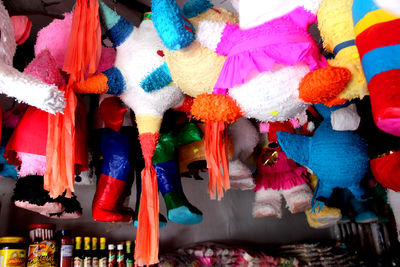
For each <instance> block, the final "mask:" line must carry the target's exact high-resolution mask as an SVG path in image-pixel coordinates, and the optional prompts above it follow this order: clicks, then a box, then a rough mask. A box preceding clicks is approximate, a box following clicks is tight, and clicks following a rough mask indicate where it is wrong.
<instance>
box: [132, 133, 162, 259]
mask: <svg viewBox="0 0 400 267" xmlns="http://www.w3.org/2000/svg"><path fill="white" fill-rule="evenodd" d="M139 139H140V144H141V147H142V154H143V158H144V163H145V167H144V169H143V171H142V193H141V196H140V207H139V216H138V228H137V232H136V246H135V260H136V263H137V264H138V265H139V266H143V265H151V264H156V263H158V236H159V229H158V219H159V218H158V213H159V206H158V188H157V176H156V171H155V169H154V167H153V163H152V159H153V155H154V151H155V149H156V145H157V140H158V133H155V134H152V133H145V134H141V135H139Z"/></svg>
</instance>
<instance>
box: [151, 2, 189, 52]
mask: <svg viewBox="0 0 400 267" xmlns="http://www.w3.org/2000/svg"><path fill="white" fill-rule="evenodd" d="M151 10H152V20H153V23H154V27H155V28H156V30H157V32H158V35H159V36H160V38H161V40H162V41H163V43H164V45H165V47H166V48H167V49H169V50H171V51H174V50H178V49H182V48H185V47H187V46H189V45H190V44H191V43H192V42H193V40H194V38H195V33H194V31H195V30H194V27H193V25H192V24H191V23H190V22H189V20H188V19H187V18H185V17H184V15H183V13H182V11H181V9H180V7H179V6H178V4H177V3H176V1H175V0H152V5H151Z"/></svg>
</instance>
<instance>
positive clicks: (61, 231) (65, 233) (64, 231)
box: [60, 229, 72, 236]
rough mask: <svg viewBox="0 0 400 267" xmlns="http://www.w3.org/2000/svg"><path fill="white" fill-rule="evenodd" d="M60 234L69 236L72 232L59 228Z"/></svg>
mask: <svg viewBox="0 0 400 267" xmlns="http://www.w3.org/2000/svg"><path fill="white" fill-rule="evenodd" d="M60 234H61V236H63V235H66V236H71V235H72V233H71V230H64V229H63V230H60Z"/></svg>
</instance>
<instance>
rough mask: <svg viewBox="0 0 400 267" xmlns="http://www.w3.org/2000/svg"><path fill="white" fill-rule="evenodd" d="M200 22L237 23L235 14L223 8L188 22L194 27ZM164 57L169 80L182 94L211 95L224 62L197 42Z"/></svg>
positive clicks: (212, 10) (166, 52)
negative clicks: (169, 76) (169, 73)
mask: <svg viewBox="0 0 400 267" xmlns="http://www.w3.org/2000/svg"><path fill="white" fill-rule="evenodd" d="M202 20H211V21H215V22H229V23H231V24H237V23H238V17H237V15H235V14H233V13H232V12H229V11H227V10H224V9H222V8H218V9H215V8H214V9H210V10H208V11H207V12H205V13H202V14H200V15H199V16H197V17H195V18H192V19H190V22H191V23H192V24H193V26H194V27H195V28H197V27H198V24H199V22H200V21H202ZM164 54H165V61H166V62H167V64H168V67H169V69H170V72H171V76H172V80H173V81H174V82H175V83H176V84H177V85H178V86H179V88H180V89H181V90H182V91H183V92H184V93H186V94H187V95H190V96H192V97H196V96H197V95H199V94H203V93H211V92H212V90H213V88H214V85H215V83H216V81H217V79H218V76H219V73H220V72H221V69H222V66H223V64H224V62H225V59H226V58H225V57H223V56H220V55H217V54H216V53H214V52H212V51H211V50H209V49H207V48H205V47H202V46H201V45H200V44H199V43H198V42H193V43H192V44H191V45H190V46H188V47H187V48H185V49H182V50H178V51H175V52H170V51H168V50H165V51H164Z"/></svg>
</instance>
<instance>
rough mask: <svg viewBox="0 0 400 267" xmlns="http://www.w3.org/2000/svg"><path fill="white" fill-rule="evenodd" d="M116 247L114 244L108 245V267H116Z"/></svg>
mask: <svg viewBox="0 0 400 267" xmlns="http://www.w3.org/2000/svg"><path fill="white" fill-rule="evenodd" d="M114 249H115V246H114V245H113V244H108V264H107V266H108V267H115V266H116V260H115V251H114Z"/></svg>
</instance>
